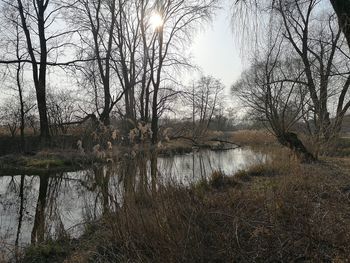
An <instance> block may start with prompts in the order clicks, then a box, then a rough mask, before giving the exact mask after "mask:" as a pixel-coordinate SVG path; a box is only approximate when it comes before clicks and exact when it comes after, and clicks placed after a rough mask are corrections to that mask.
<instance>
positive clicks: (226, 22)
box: [191, 3, 242, 92]
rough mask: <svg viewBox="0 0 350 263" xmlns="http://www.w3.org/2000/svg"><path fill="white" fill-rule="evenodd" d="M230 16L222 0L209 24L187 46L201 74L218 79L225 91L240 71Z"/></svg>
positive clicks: (240, 64)
mask: <svg viewBox="0 0 350 263" xmlns="http://www.w3.org/2000/svg"><path fill="white" fill-rule="evenodd" d="M230 19H231V17H230V7H229V5H228V4H227V3H226V4H224V6H223V8H222V9H220V10H219V11H218V12H217V13H216V16H215V17H214V18H213V21H212V23H210V24H209V25H207V26H205V27H204V29H202V30H201V31H200V32H198V33H197V35H196V36H195V38H194V42H193V45H192V47H191V53H192V57H193V62H194V63H195V64H196V65H198V66H199V67H200V68H201V69H202V71H203V74H205V75H211V76H213V77H215V78H218V79H220V80H221V81H222V82H223V83H224V84H225V86H226V91H227V92H228V90H229V87H230V86H231V85H232V84H233V83H234V82H235V81H236V80H237V79H238V78H239V76H240V73H241V71H242V63H241V59H240V57H239V55H240V54H239V51H240V48H239V47H238V46H237V41H234V36H233V33H232V28H231V24H230Z"/></svg>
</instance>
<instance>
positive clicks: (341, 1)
mask: <svg viewBox="0 0 350 263" xmlns="http://www.w3.org/2000/svg"><path fill="white" fill-rule="evenodd" d="M330 1H331V4H332V6H333V8H334V11H335V13H336V14H337V17H338V22H339V26H340V28H341V30H342V31H343V33H344V35H345V37H346V40H347V42H348V46H349V48H350V1H349V0H330Z"/></svg>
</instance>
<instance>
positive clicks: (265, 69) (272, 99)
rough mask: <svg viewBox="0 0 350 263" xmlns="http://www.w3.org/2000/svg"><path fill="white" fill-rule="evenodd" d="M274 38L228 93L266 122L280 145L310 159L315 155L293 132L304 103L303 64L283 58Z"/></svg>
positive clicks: (303, 157)
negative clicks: (261, 55) (263, 53)
mask: <svg viewBox="0 0 350 263" xmlns="http://www.w3.org/2000/svg"><path fill="white" fill-rule="evenodd" d="M275 41H276V42H275V43H273V44H272V45H269V47H268V49H267V51H266V54H265V55H264V56H263V57H262V58H256V60H255V62H254V63H253V65H252V66H251V68H250V69H248V70H246V71H245V72H244V73H243V75H242V77H241V79H240V80H239V81H238V82H237V83H236V84H235V85H233V86H232V92H233V94H234V95H236V96H238V97H239V98H240V99H241V101H242V102H244V104H245V105H247V106H248V107H249V109H250V112H251V114H253V116H254V118H255V119H257V120H259V121H262V122H263V123H266V124H267V127H268V128H269V129H270V130H271V132H272V133H273V134H274V135H275V136H276V138H277V139H278V141H279V142H280V143H281V144H282V145H284V146H286V147H288V148H290V149H291V150H292V151H293V152H294V153H295V154H296V155H297V156H298V158H299V159H300V160H302V161H313V160H315V157H314V156H313V155H312V154H311V153H310V152H309V151H308V150H307V149H306V147H305V146H304V144H303V143H302V141H301V140H300V139H299V138H298V136H297V133H296V132H295V131H293V129H295V124H296V123H297V122H299V121H300V120H301V119H302V117H303V109H304V108H305V105H307V102H308V100H307V91H305V90H306V89H305V87H304V84H303V83H302V80H303V66H302V63H301V61H300V60H297V59H288V58H285V57H283V56H282V47H281V43H282V41H281V40H279V41H278V40H277V39H275ZM286 79H293V81H288V80H286Z"/></svg>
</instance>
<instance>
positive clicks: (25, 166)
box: [0, 151, 101, 176]
mask: <svg viewBox="0 0 350 263" xmlns="http://www.w3.org/2000/svg"><path fill="white" fill-rule="evenodd" d="M96 162H101V160H100V159H98V158H96V157H95V156H93V155H92V154H79V153H78V152H76V151H46V152H45V151H42V152H38V153H37V154H35V155H33V156H25V155H6V156H3V157H0V176H1V175H19V174H35V175H43V174H50V173H57V172H64V171H74V170H79V169H82V168H86V167H87V166H89V165H91V164H93V163H96Z"/></svg>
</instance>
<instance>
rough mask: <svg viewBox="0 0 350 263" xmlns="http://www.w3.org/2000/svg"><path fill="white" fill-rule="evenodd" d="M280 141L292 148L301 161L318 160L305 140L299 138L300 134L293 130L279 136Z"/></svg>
mask: <svg viewBox="0 0 350 263" xmlns="http://www.w3.org/2000/svg"><path fill="white" fill-rule="evenodd" d="M277 139H278V141H279V142H280V143H281V144H282V145H283V146H286V147H288V148H289V149H291V150H292V152H293V153H294V154H295V155H296V156H297V158H298V159H299V160H300V161H301V162H306V163H310V162H314V161H316V158H315V156H313V154H312V153H310V152H309V151H308V150H307V149H306V147H305V145H304V144H303V142H302V141H301V140H300V139H299V138H298V135H297V134H295V133H293V132H286V133H283V134H280V135H278V136H277Z"/></svg>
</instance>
